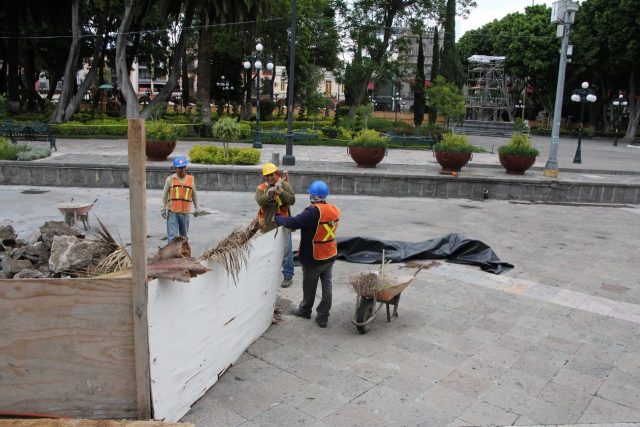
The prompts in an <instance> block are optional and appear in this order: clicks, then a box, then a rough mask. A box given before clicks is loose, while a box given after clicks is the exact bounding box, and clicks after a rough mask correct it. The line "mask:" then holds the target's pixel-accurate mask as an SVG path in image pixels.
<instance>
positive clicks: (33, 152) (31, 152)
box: [18, 144, 51, 160]
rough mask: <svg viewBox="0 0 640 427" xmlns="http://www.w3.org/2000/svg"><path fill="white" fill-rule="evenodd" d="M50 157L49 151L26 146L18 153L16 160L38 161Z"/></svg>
mask: <svg viewBox="0 0 640 427" xmlns="http://www.w3.org/2000/svg"><path fill="white" fill-rule="evenodd" d="M50 155H51V150H50V149H48V148H47V147H42V146H40V145H30V144H27V146H26V148H25V150H24V151H20V152H19V153H18V160H38V159H44V158H45V157H49V156H50Z"/></svg>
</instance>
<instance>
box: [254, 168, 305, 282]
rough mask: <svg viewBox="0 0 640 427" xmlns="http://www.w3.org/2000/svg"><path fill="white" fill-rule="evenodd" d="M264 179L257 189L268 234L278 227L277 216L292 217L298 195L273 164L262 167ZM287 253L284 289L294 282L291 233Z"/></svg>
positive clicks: (262, 221)
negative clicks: (292, 207)
mask: <svg viewBox="0 0 640 427" xmlns="http://www.w3.org/2000/svg"><path fill="white" fill-rule="evenodd" d="M262 178H263V179H264V182H263V183H262V184H260V185H258V187H257V188H256V202H257V203H258V206H260V209H259V210H258V218H259V219H260V222H261V223H262V224H263V226H262V228H261V229H260V230H261V231H262V232H263V233H267V232H269V231H271V230H273V229H274V228H276V227H277V226H278V224H276V223H275V221H274V219H273V218H274V216H275V215H276V214H279V215H282V216H290V215H291V205H293V204H294V203H295V202H296V195H295V193H294V192H293V187H291V184H289V177H288V176H287V175H286V174H285V175H284V176H282V175H281V174H280V170H278V167H277V166H276V165H274V164H273V163H265V164H264V166H262ZM287 234H288V236H287V238H286V244H285V253H284V258H283V260H282V276H283V277H284V279H283V280H282V284H281V285H280V286H282V287H283V288H288V287H289V286H291V282H292V280H293V251H292V245H291V233H287Z"/></svg>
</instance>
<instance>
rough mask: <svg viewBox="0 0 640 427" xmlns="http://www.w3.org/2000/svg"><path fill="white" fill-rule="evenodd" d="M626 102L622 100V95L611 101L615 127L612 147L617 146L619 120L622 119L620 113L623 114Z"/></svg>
mask: <svg viewBox="0 0 640 427" xmlns="http://www.w3.org/2000/svg"><path fill="white" fill-rule="evenodd" d="M627 104H628V102H627V100H626V99H625V98H624V95H623V94H619V95H618V98H616V99H614V100H613V124H614V126H615V127H616V135H615V138H614V140H613V146H614V147H617V146H618V126H619V125H620V119H621V118H622V113H624V109H625V108H626V107H627Z"/></svg>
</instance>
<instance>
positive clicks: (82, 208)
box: [57, 199, 98, 230]
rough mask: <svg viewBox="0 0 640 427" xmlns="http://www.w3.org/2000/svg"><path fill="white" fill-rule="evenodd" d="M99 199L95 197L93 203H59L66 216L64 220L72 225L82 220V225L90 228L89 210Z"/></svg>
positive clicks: (61, 211) (86, 228) (59, 207)
mask: <svg viewBox="0 0 640 427" xmlns="http://www.w3.org/2000/svg"><path fill="white" fill-rule="evenodd" d="M97 201H98V199H95V200H94V201H93V203H85V202H74V201H73V200H72V201H71V202H64V203H58V206H57V207H58V210H59V211H60V213H61V214H62V215H63V216H64V222H65V223H67V224H68V225H70V226H72V227H73V226H74V225H76V224H77V223H78V220H80V221H82V225H83V226H84V229H85V230H88V229H89V211H91V208H93V205H95V203H96V202H97Z"/></svg>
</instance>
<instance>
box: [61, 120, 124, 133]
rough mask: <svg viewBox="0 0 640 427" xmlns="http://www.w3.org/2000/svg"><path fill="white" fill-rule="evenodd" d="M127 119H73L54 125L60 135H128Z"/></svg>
mask: <svg viewBox="0 0 640 427" xmlns="http://www.w3.org/2000/svg"><path fill="white" fill-rule="evenodd" d="M127 126H128V125H127V120H126V119H110V118H100V119H94V120H86V121H76V120H72V121H69V122H66V123H59V124H56V125H53V129H54V130H55V132H56V134H57V135H60V136H95V135H109V136H125V137H126V136H127Z"/></svg>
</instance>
